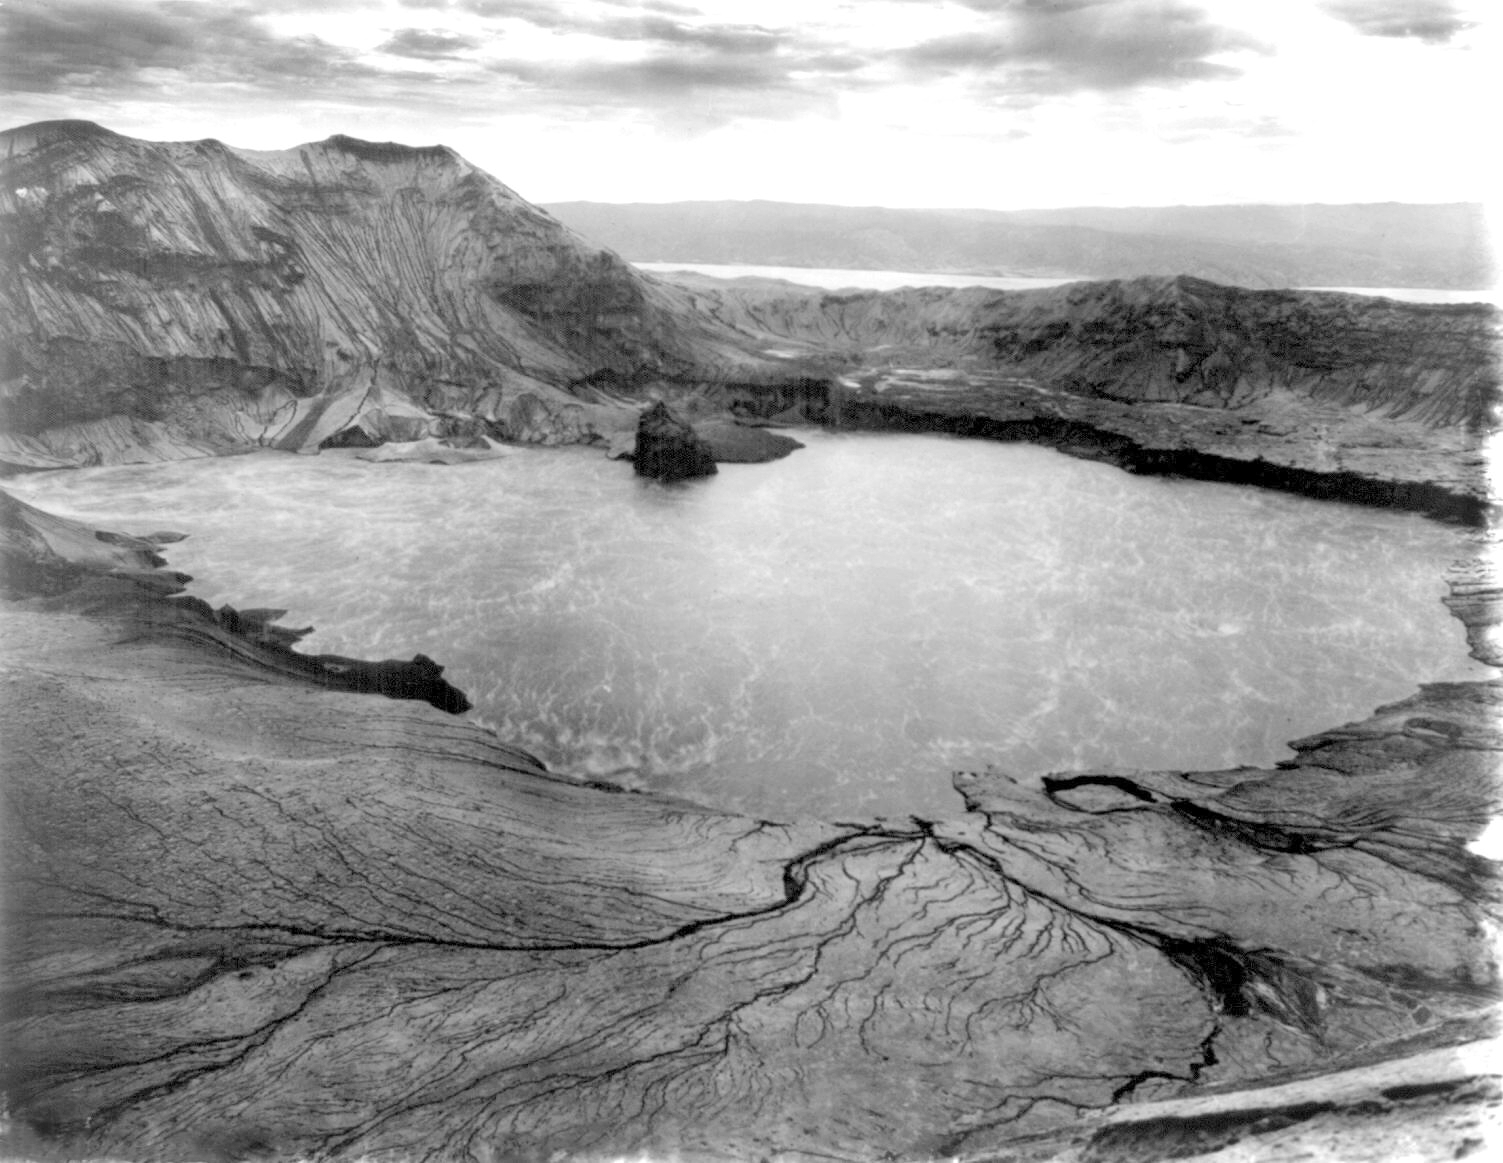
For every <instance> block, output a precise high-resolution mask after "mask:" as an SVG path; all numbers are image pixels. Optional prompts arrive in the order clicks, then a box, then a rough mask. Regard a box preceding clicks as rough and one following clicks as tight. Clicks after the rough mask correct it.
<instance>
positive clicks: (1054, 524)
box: [6, 431, 1490, 819]
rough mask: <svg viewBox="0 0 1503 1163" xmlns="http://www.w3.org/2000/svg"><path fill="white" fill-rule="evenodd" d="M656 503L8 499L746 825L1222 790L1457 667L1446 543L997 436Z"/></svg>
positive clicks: (1436, 536)
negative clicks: (1028, 793) (150, 557)
mask: <svg viewBox="0 0 1503 1163" xmlns="http://www.w3.org/2000/svg"><path fill="white" fill-rule="evenodd" d="M800 439H801V440H803V441H805V442H806V443H807V445H808V447H806V448H805V449H803V450H801V451H798V452H796V453H794V454H793V455H792V456H790V457H788V458H786V459H784V460H781V461H777V462H775V463H772V464H763V465H724V466H722V468H721V471H720V473H719V475H718V476H715V477H712V478H709V479H707V480H704V481H700V482H695V483H692V484H688V485H683V486H675V487H665V486H661V485H657V484H652V483H648V482H644V481H642V480H639V479H638V478H636V477H635V476H633V474H632V471H631V468H630V466H628V465H625V464H622V463H620V462H617V461H611V460H607V459H606V458H605V457H603V456H602V455H601V454H600V453H599V452H598V451H595V450H587V449H580V448H556V449H548V448H517V449H514V450H512V451H511V452H510V453H509V454H508V455H507V456H505V457H504V458H503V459H500V460H496V461H489V462H481V463H475V464H466V465H456V466H437V465H424V464H372V463H368V462H365V461H361V460H359V459H356V458H355V457H354V456H352V455H350V454H348V453H325V454H323V455H321V456H317V457H303V456H293V455H290V454H281V453H258V454H253V455H248V456H238V457H229V458H223V459H217V460H197V461H183V462H178V463H170V464H156V465H137V466H126V467H119V468H99V469H80V470H72V471H65V472H53V473H45V474H37V475H32V476H24V477H19V478H12V480H10V481H7V482H6V487H7V488H10V489H12V490H13V491H15V492H16V493H18V494H19V495H21V496H22V497H24V498H25V499H26V500H28V501H31V502H33V503H35V504H38V505H40V506H42V507H44V508H46V509H50V510H52V511H55V512H59V513H62V514H64V515H67V516H73V517H78V518H82V519H84V520H87V521H90V522H92V523H93V524H95V525H97V526H102V527H106V528H115V529H121V530H124V531H127V532H132V531H135V532H142V531H147V530H153V529H163V528H165V529H180V530H183V531H185V532H187V533H189V534H191V537H190V538H189V540H187V541H184V542H181V543H178V544H174V545H171V546H168V547H167V550H166V552H167V555H168V557H169V560H170V562H171V565H172V567H173V568H176V569H181V570H185V571H187V572H188V573H191V574H193V575H194V577H195V581H194V583H193V586H192V591H193V592H194V593H197V594H199V595H200V596H202V597H204V598H206V599H207V600H209V601H210V602H212V603H214V604H216V605H217V604H219V603H222V602H231V603H234V604H236V605H239V606H242V607H254V606H283V607H287V608H288V609H289V610H290V614H289V615H288V617H287V619H286V622H287V623H288V624H289V625H306V624H308V623H310V622H311V623H313V624H314V625H315V626H316V627H317V628H318V632H317V634H316V635H315V636H314V637H312V638H310V639H308V640H307V641H306V642H305V644H304V649H306V650H308V651H310V652H315V653H316V652H326V651H327V652H336V653H341V654H353V655H360V656H364V657H369V658H380V657H404V658H410V657H411V656H412V655H413V654H415V653H417V652H419V651H421V652H423V653H426V654H428V655H431V656H432V657H434V658H436V659H438V660H439V661H440V662H442V663H443V664H445V665H446V666H447V667H448V677H449V678H450V679H451V680H452V681H453V682H454V683H455V684H456V685H457V686H459V687H460V688H462V689H463V690H465V691H467V692H468V693H469V694H470V696H471V697H472V698H473V699H474V701H475V703H476V709H475V711H473V712H472V715H473V716H474V717H476V718H478V719H479V720H481V721H482V722H484V723H486V724H489V725H490V726H492V727H493V728H494V729H495V730H496V731H497V732H498V733H499V734H500V735H501V736H502V737H503V738H505V739H507V740H510V741H512V742H515V743H517V744H519V745H521V746H523V747H526V748H528V749H529V750H532V751H534V752H535V753H537V754H538V755H539V756H540V757H541V758H543V759H544V760H545V761H546V762H547V763H548V764H549V765H550V766H552V767H554V768H555V769H557V770H561V771H565V772H570V773H574V774H577V775H580V776H591V777H601V778H607V779H614V780H618V781H621V782H623V783H625V784H627V785H629V786H632V787H643V788H654V789H659V790H661V791H665V792H669V793H673V794H676V795H681V796H686V797H689V798H692V799H695V800H699V801H701V802H708V803H714V804H719V805H723V806H728V807H735V808H739V809H742V810H745V811H747V812H750V813H753V814H755V815H758V816H763V817H766V818H771V819H778V818H783V819H788V818H791V817H801V816H808V815H817V816H823V817H826V818H836V819H851V818H860V817H868V816H871V815H874V814H889V815H898V814H906V813H918V814H921V815H928V816H934V815H940V814H946V813H951V812H955V811H958V810H959V809H960V801H959V799H958V797H957V796H956V795H955V794H954V792H953V791H952V790H951V788H950V774H951V772H952V771H954V770H956V769H975V768H978V767H980V766H983V765H985V764H987V763H996V764H999V765H1000V766H1001V767H1003V768H1005V769H1008V770H1010V771H1013V772H1017V773H1043V772H1047V771H1052V770H1066V769H1097V770H1100V769H1108V770H1112V769H1115V770H1122V769H1134V768H1138V769H1143V768H1150V769H1151V768H1160V767H1174V768H1187V767H1188V768H1205V769H1216V768H1222V767H1228V766H1234V765H1238V764H1267V763H1270V762H1273V761H1276V760H1278V759H1280V758H1283V757H1286V756H1287V755H1288V754H1289V752H1288V751H1287V750H1286V748H1285V747H1284V743H1285V742H1286V741H1287V740H1290V739H1294V738H1298V737H1300V736H1302V735H1306V734H1309V733H1311V732H1314V731H1318V730H1322V729H1325V728H1329V727H1333V726H1336V725H1339V724H1341V723H1344V722H1348V721H1351V720H1353V719H1357V718H1361V717H1364V716H1365V715H1367V714H1368V713H1369V712H1370V711H1371V710H1372V709H1373V708H1374V707H1376V706H1378V705H1380V704H1382V703H1385V702H1390V701H1392V700H1395V699H1398V698H1402V697H1404V696H1407V695H1408V694H1411V693H1412V692H1413V690H1414V688H1415V686H1416V684H1418V683H1420V682H1426V681H1436V680H1441V679H1460V678H1465V677H1469V676H1473V675H1476V674H1480V673H1490V672H1487V671H1485V669H1484V668H1482V667H1481V666H1480V665H1478V664H1475V663H1472V662H1470V661H1469V660H1468V659H1467V658H1466V647H1465V644H1464V639H1463V634H1462V630H1461V626H1460V624H1459V623H1458V622H1456V621H1455V620H1454V619H1452V618H1451V617H1449V616H1448V614H1447V612H1446V610H1445V608H1444V607H1443V606H1442V605H1441V603H1440V598H1441V596H1442V595H1443V594H1444V593H1445V586H1444V584H1443V582H1442V580H1441V576H1442V571H1443V570H1444V568H1445V566H1446V565H1447V563H1448V562H1449V561H1450V560H1452V559H1453V558H1454V557H1457V556H1460V555H1462V554H1463V553H1464V552H1465V551H1466V548H1467V547H1466V545H1465V543H1464V542H1463V539H1462V534H1461V533H1460V532H1458V531H1457V530H1455V529H1452V528H1449V527H1445V526H1441V525H1437V524H1434V523H1432V522H1427V521H1425V520H1423V519H1421V518H1419V517H1416V516H1413V515H1408V514H1401V513H1390V512H1386V511H1381V510H1369V509H1351V508H1346V507H1343V506H1340V505H1332V504H1321V503H1317V502H1314V501H1309V500H1304V499H1301V498H1298V497H1290V496H1284V495H1281V494H1277V493H1271V492H1265V491H1260V490H1256V489H1244V488H1236V487H1232V486H1225V485H1217V484H1207V483H1198V482H1191V481H1177V480H1168V479H1159V478H1151V477H1136V476H1131V475H1128V474H1125V473H1122V472H1119V471H1117V470H1116V469H1113V468H1110V467H1108V466H1106V465H1101V464H1095V463H1089V462H1085V461H1079V460H1072V459H1069V458H1067V457H1065V456H1062V455H1060V454H1058V453H1056V452H1053V451H1050V450H1047V449H1042V448H1035V447H1031V446H1027V445H1008V444H998V443H992V442H985V441H964V440H956V439H949V438H944V437H938V436H904V435H897V434H889V435H883V434H833V433H825V432H818V431H814V432H801V433H800Z"/></svg>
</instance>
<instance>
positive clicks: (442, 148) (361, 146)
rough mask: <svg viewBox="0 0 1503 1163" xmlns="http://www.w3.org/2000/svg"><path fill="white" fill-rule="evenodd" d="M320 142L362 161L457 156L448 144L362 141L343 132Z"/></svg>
mask: <svg viewBox="0 0 1503 1163" xmlns="http://www.w3.org/2000/svg"><path fill="white" fill-rule="evenodd" d="M318 144H320V145H326V146H329V147H330V148H332V149H338V150H343V151H344V152H345V153H348V154H353V155H354V156H355V157H358V158H360V159H361V160H362V161H368V162H393V161H406V160H409V159H412V158H424V159H427V160H429V161H452V160H453V159H454V156H455V155H454V151H453V150H452V149H450V148H449V147H448V146H446V145H403V144H402V143H401V142H397V141H362V140H361V139H360V138H358V137H346V136H345V135H344V134H342V133H336V134H335V135H334V136H333V137H326V138H325V139H324V140H323V141H321V142H319V143H318Z"/></svg>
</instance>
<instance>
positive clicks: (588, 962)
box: [0, 508, 1503, 1163]
mask: <svg viewBox="0 0 1503 1163" xmlns="http://www.w3.org/2000/svg"><path fill="white" fill-rule="evenodd" d="M7 512H8V513H9V516H8V517H7V521H6V528H7V529H8V530H9V531H10V533H9V535H8V536H9V540H8V542H7V544H9V545H11V546H12V548H13V549H14V550H15V554H14V555H16V556H19V558H20V560H22V561H33V562H41V563H43V565H42V566H41V567H36V568H26V569H20V570H11V571H9V572H8V577H9V579H10V583H11V584H10V588H9V596H10V598H11V601H9V602H7V603H6V604H5V606H4V607H3V609H0V618H3V624H0V652H3V657H4V666H3V669H0V679H3V681H4V683H5V690H4V693H3V697H0V730H3V734H4V738H5V740H6V749H5V759H4V763H5V769H6V770H5V788H6V792H5V794H6V811H5V812H4V814H3V817H0V826H3V828H4V843H3V845H0V853H3V861H4V866H3V869H0V875H3V878H4V883H5V885H6V887H7V891H8V898H9V899H8V917H9V923H10V925H11V926H12V939H10V940H8V941H7V943H6V946H5V956H6V966H5V981H6V987H7V994H6V1005H5V1007H4V1017H5V1022H6V1028H5V1031H4V1041H5V1045H6V1046H7V1054H6V1062H5V1068H4V1069H5V1073H4V1077H3V1085H4V1090H5V1093H6V1095H7V1103H8V1114H9V1119H10V1122H9V1128H10V1129H9V1134H8V1141H7V1143H6V1150H7V1152H8V1153H11V1154H19V1155H23V1156H30V1157H35V1156H42V1155H52V1154H67V1155H69V1156H70V1157H79V1156H84V1157H108V1158H128V1159H149V1158H150V1159H155V1158H216V1159H241V1158H250V1157H274V1158H293V1157H309V1158H319V1159H326V1160H343V1159H348V1160H356V1159H362V1158H375V1157H381V1156H392V1157H406V1156H408V1155H413V1154H419V1153H420V1154H423V1155H425V1156H427V1157H430V1158H444V1159H449V1158H479V1159H523V1160H526V1159H537V1160H543V1159H559V1158H565V1159H567V1158H578V1159H600V1158H619V1157H623V1156H632V1157H636V1156H641V1155H647V1156H653V1157H691V1158H703V1159H725V1160H739V1159H746V1158H768V1159H786V1160H795V1159H808V1158H814V1157H823V1158H829V1157H835V1158H848V1159H870V1158H876V1157H885V1158H897V1159H924V1158H935V1157H948V1158H958V1159H964V1160H973V1161H976V1163H980V1161H982V1160H993V1159H998V1158H1003V1157H1008V1158H1014V1159H1019V1160H1032V1159H1066V1160H1080V1161H1086V1160H1121V1159H1131V1160H1137V1159H1141V1160H1150V1159H1159V1158H1164V1157H1170V1156H1173V1157H1182V1158H1192V1157H1197V1156H1205V1155H1207V1154H1209V1153H1211V1152H1215V1151H1220V1150H1222V1149H1225V1148H1228V1147H1234V1148H1236V1149H1238V1150H1241V1151H1243V1152H1245V1153H1248V1154H1250V1155H1251V1156H1252V1157H1295V1156H1297V1155H1308V1154H1311V1153H1312V1152H1314V1153H1317V1154H1319V1153H1321V1152H1325V1153H1326V1154H1330V1153H1332V1152H1334V1153H1335V1154H1336V1155H1337V1156H1338V1157H1341V1158H1346V1159H1373V1160H1378V1159H1388V1158H1392V1157H1394V1155H1395V1153H1400V1154H1402V1153H1406V1152H1407V1153H1409V1154H1410V1155H1412V1156H1414V1157H1421V1158H1451V1157H1460V1156H1462V1155H1465V1154H1467V1153H1470V1152H1473V1151H1475V1150H1477V1149H1478V1144H1480V1143H1481V1142H1482V1139H1483V1136H1484V1135H1485V1134H1486V1130H1485V1125H1486V1124H1487V1123H1488V1122H1489V1120H1491V1119H1492V1118H1493V1117H1494V1116H1495V1115H1496V1113H1497V1111H1498V1108H1499V1101H1500V1098H1499V1096H1500V1091H1499V1079H1498V1076H1497V1072H1496V1067H1495V1065H1493V1066H1490V1065H1488V1062H1487V1060H1486V1058H1485V1057H1484V1051H1485V1050H1486V1049H1487V1047H1488V1046H1489V1045H1491V1044H1492V1043H1490V1037H1491V1034H1492V1031H1493V1028H1494V1021H1495V1018H1494V1014H1495V1008H1496V1005H1497V1001H1498V981H1497V969H1496V964H1495V960H1494V951H1493V944H1492V941H1493V938H1494V936H1495V935H1496V932H1497V921H1498V918H1499V904H1500V898H1499V895H1498V886H1499V882H1498V878H1497V870H1496V866H1495V865H1494V864H1493V863H1492V862H1491V861H1489V860H1487V859H1484V858H1482V857H1481V856H1478V855H1475V854H1474V853H1473V852H1472V851H1471V850H1470V848H1469V845H1470V844H1471V843H1472V841H1474V840H1475V839H1476V838H1477V837H1478V836H1479V835H1480V834H1481V833H1482V832H1483V830H1484V828H1486V827H1487V825H1488V822H1489V820H1490V819H1492V818H1493V817H1494V816H1495V815H1496V814H1497V811H1498V807H1499V803H1498V800H1499V788H1500V782H1499V777H1500V774H1503V734H1500V731H1499V721H1500V715H1499V712H1500V709H1503V684H1500V683H1499V682H1497V681H1490V682H1472V683H1442V684H1432V685H1428V686H1424V687H1422V688H1420V689H1419V691H1418V692H1417V693H1416V694H1414V695H1413V696H1411V697H1410V698H1408V699H1405V700H1403V701H1401V702H1398V703H1395V704H1392V705H1390V706H1386V707H1383V708H1380V709H1378V710H1377V711H1376V712H1374V714H1373V715H1372V716H1371V717H1370V718H1368V719H1367V720H1365V721H1362V722H1360V723H1351V724H1347V725H1345V726H1342V727H1337V728H1333V729H1331V730H1329V731H1325V732H1322V733H1320V734H1318V735H1314V736H1311V737H1309V738H1306V739H1301V740H1299V741H1297V742H1296V743H1295V744H1293V746H1294V749H1295V752H1296V756H1295V758H1294V759H1292V760H1291V761H1289V762H1287V763H1285V764H1282V765H1280V766H1278V767H1275V768H1271V769H1254V768H1236V769H1232V770H1227V771H1212V772H1193V771H1192V772H1178V771H1154V772H1122V771H1110V772H1069V773H1057V774H1053V775H1049V776H1045V777H1042V778H1033V777H1030V778H1021V777H1016V776H1013V775H1010V774H1008V773H1007V772H1003V771H998V770H983V771H977V772H967V773H961V774H957V776H956V779H955V783H956V788H957V791H958V792H959V796H958V797H957V800H956V805H955V811H954V812H953V813H952V814H948V815H945V816H942V817H938V818H934V819H918V818H907V819H878V820H865V821H862V820H854V821H846V822H821V821H807V820H806V821H783V822H778V821H770V820H755V819H749V818H745V817H741V816H737V815H734V814H731V813H727V812H724V811H719V810H716V809H715V808H713V807H710V806H700V805H696V804H692V803H687V802H685V801H682V800H670V799H666V798H660V797H656V796H653V795H647V794H633V793H626V792H621V791H620V790H619V789H615V788H611V787H607V786H601V785H590V784H584V783H579V782H576V781H573V780H569V779H564V778H561V777H559V776H556V775H553V774H551V773H549V772H548V771H546V770H545V769H544V768H543V767H542V766H541V765H540V764H539V763H538V762H537V761H536V760H535V759H533V758H532V757H530V756H528V755H526V754H525V753H523V752H520V751H518V750H517V749H515V748H511V747H508V746H507V745H506V744H505V743H504V742H502V741H499V740H497V739H496V738H495V737H494V736H492V735H491V734H489V733H487V732H485V731H484V730H482V729H480V728H479V727H477V726H475V725H473V724H470V723H466V722H464V721H461V720H456V719H454V718H452V717H451V716H448V715H445V714H443V713H442V712H441V711H439V710H436V709H435V708H433V707H430V706H426V705H424V704H423V703H422V702H419V701H406V702H392V701H389V700H387V699H373V698H369V697H367V696H364V695H360V694H355V693H345V692H342V691H340V690H337V689H330V684H328V683H325V682H322V681H320V679H319V677H318V676H317V675H316V674H314V673H311V672H309V671H307V670H302V669H299V668H297V667H288V666H275V665H274V666H267V665H264V664H263V663H262V661H261V657H262V655H261V653H259V652H260V651H261V650H262V648H263V647H264V646H265V645H266V643H265V642H264V641H260V640H261V639H264V638H265V637H266V636H267V635H271V636H272V637H273V638H274V639H275V638H276V637H277V635H276V634H275V632H273V631H271V630H269V629H268V627H269V626H270V625H271V624H272V619H271V616H270V614H269V613H268V612H255V613H252V612H242V613H241V614H239V615H238V626H235V627H231V626H227V625H225V619H215V620H213V623H212V624H213V627H214V628H213V630H210V629H209V627H210V623H209V622H205V621H204V619H203V618H202V617H201V616H200V615H201V614H202V611H198V612H196V613H195V612H194V611H193V610H192V608H191V607H192V599H188V600H187V601H186V602H185V600H184V599H183V598H182V597H181V596H179V595H178V591H179V590H180V589H181V585H182V579H181V576H180V575H177V574H174V573H172V572H171V571H170V570H169V569H168V568H167V565H166V563H165V562H164V561H163V560H162V557H163V549H164V547H165V546H167V545H168V544H169V543H170V539H169V537H167V536H164V535H160V534H158V535H146V536H135V535H129V534H120V533H112V532H107V531H101V532H94V531H92V530H88V529H86V528H83V527H81V526H78V525H77V524H75V523H71V522H62V521H59V520H58V519H56V518H49V517H47V516H46V515H44V514H38V513H37V511H36V510H34V509H32V510H26V509H20V508H12V509H8V510H7ZM39 540H40V541H42V542H45V544H44V545H42V546H41V547H40V548H39V547H38V541H39ZM1452 602H1453V609H1455V610H1456V612H1457V613H1458V615H1459V616H1461V617H1462V618H1463V619H1464V620H1465V621H1466V622H1467V624H1468V626H1469V628H1471V629H1473V630H1475V631H1477V633H1476V634H1475V635H1474V638H1473V641H1474V644H1475V651H1476V653H1477V655H1478V657H1480V658H1482V659H1484V660H1486V661H1490V662H1492V663H1494V664H1496V663H1498V662H1503V658H1500V657H1499V655H1498V653H1497V651H1496V650H1495V649H1494V646H1495V642H1494V635H1492V634H1491V633H1490V632H1489V630H1488V628H1489V627H1492V628H1495V627H1496V625H1497V623H1498V620H1499V619H1498V610H1499V605H1500V589H1499V586H1498V583H1497V581H1496V578H1495V577H1494V575H1493V574H1492V573H1491V572H1490V571H1489V569H1488V567H1487V566H1486V565H1485V564H1481V563H1479V564H1477V565H1475V566H1473V567H1472V568H1471V569H1470V570H1469V571H1468V572H1466V573H1465V574H1464V575H1462V576H1459V577H1458V578H1457V581H1456V585H1455V592H1454V595H1453V600H1452ZM185 606H186V607H188V613H189V615H190V617H191V618H192V619H193V620H192V621H191V625H192V627H194V628H193V629H191V630H190V631H187V632H185V631H184V623H183V622H182V621H180V619H179V617H178V616H177V615H176V614H171V615H169V614H164V613H163V612H162V611H163V609H164V608H182V607H185ZM293 633H295V632H293ZM237 643H240V645H237ZM247 643H248V644H247ZM279 644H280V643H278V642H273V643H272V645H274V646H276V645H279ZM273 653H275V652H274V651H273ZM1264 1152H1268V1153H1275V1152H1276V1153H1278V1154H1277V1155H1275V1154H1264ZM1243 1157H1247V1154H1244V1156H1243Z"/></svg>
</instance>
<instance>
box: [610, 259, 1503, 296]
mask: <svg viewBox="0 0 1503 1163" xmlns="http://www.w3.org/2000/svg"><path fill="white" fill-rule="evenodd" d="M632 265H633V266H635V267H637V268H639V269H641V270H644V271H651V272H653V273H654V274H665V273H668V272H671V271H692V272H694V273H695V274H699V275H709V276H710V277H712V278H717V279H739V278H759V279H783V280H785V281H787V282H790V283H801V284H803V285H804V286H809V287H823V288H824V289H826V290H843V289H847V288H857V289H861V290H868V291H895V290H898V289H899V288H900V287H990V288H992V289H993V290H997V291H1031V290H1036V289H1038V288H1041V287H1059V286H1063V285H1064V284H1065V283H1078V282H1083V281H1085V279H1086V278H1087V276H1084V275H1077V276H1072V277H1069V278H1059V279H1025V278H1013V277H1009V276H1004V275H949V274H924V273H922V272H917V271H862V270H838V269H833V268H825V267H765V266H737V265H728V264H716V263H684V262H639V263H633V264H632ZM1301 289H1303V290H1307V291H1340V292H1341V293H1343V294H1347V295H1375V296H1381V297H1383V298H1388V299H1400V300H1403V301H1404V302H1408V303H1503V291H1499V290H1489V291H1442V290H1434V289H1431V288H1429V287H1304V288H1301Z"/></svg>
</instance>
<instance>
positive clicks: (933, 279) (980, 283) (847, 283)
mask: <svg viewBox="0 0 1503 1163" xmlns="http://www.w3.org/2000/svg"><path fill="white" fill-rule="evenodd" d="M632 265H633V266H634V267H636V268H638V269H639V270H644V271H650V272H651V273H653V274H667V273H669V272H672V271H692V272H693V273H694V274H697V275H709V276H710V277H711V278H715V279H747V278H756V279H782V280H784V281H786V282H790V283H800V284H802V285H803V286H806V287H823V288H824V289H825V290H829V291H840V290H846V289H852V288H854V289H859V290H864V291H896V290H898V289H899V288H901V287H990V288H992V289H993V290H996V291H1033V290H1038V289H1039V288H1041V287H1059V286H1063V285H1064V284H1065V283H1078V282H1080V281H1081V280H1080V279H1078V278H1068V279H1025V278H1013V277H1010V276H1007V275H935V274H919V273H914V272H912V271H852V270H839V269H836V268H826V267H761V266H731V265H725V264H719V263H690V262H638V263H633V264H632Z"/></svg>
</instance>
